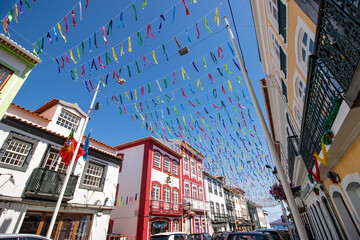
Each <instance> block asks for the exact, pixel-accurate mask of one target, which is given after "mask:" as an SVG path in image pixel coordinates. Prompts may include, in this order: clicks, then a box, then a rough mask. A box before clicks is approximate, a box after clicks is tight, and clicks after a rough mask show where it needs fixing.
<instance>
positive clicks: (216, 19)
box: [215, 8, 219, 26]
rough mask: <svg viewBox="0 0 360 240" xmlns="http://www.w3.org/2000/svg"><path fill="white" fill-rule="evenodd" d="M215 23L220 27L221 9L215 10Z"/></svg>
mask: <svg viewBox="0 0 360 240" xmlns="http://www.w3.org/2000/svg"><path fill="white" fill-rule="evenodd" d="M215 22H216V23H217V25H218V26H219V8H216V10H215Z"/></svg>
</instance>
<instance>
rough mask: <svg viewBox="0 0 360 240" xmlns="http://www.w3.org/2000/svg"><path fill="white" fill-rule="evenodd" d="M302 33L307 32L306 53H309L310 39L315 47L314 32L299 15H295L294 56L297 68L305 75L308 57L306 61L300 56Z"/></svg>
mask: <svg viewBox="0 0 360 240" xmlns="http://www.w3.org/2000/svg"><path fill="white" fill-rule="evenodd" d="M304 33H307V38H308V39H307V47H308V48H307V50H306V52H307V54H309V55H311V54H312V53H311V52H310V40H312V41H313V43H314V47H315V41H314V39H315V34H314V33H313V32H312V31H311V29H310V28H309V27H308V26H307V25H306V23H305V22H304V21H303V20H302V19H301V17H300V16H298V17H297V24H296V29H295V58H296V64H297V65H298V66H299V69H300V70H301V73H302V74H303V76H304V77H306V75H307V71H308V63H309V62H308V58H307V59H306V61H305V62H304V61H303V57H302V47H303V42H302V41H303V37H304Z"/></svg>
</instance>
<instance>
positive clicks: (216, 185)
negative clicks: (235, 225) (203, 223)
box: [204, 172, 230, 234]
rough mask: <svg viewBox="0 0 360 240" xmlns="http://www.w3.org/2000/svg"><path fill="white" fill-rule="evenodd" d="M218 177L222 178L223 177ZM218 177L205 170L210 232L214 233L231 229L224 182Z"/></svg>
mask: <svg viewBox="0 0 360 240" xmlns="http://www.w3.org/2000/svg"><path fill="white" fill-rule="evenodd" d="M218 178H219V179H221V178H222V177H218ZM218 178H215V177H213V176H211V175H210V174H208V173H206V172H204V185H205V195H206V199H207V201H209V202H210V214H209V218H210V219H211V221H210V223H209V233H210V234H213V233H214V232H217V231H230V226H229V222H228V213H227V211H226V207H225V206H226V202H225V195H224V188H223V182H222V181H221V180H219V179H218Z"/></svg>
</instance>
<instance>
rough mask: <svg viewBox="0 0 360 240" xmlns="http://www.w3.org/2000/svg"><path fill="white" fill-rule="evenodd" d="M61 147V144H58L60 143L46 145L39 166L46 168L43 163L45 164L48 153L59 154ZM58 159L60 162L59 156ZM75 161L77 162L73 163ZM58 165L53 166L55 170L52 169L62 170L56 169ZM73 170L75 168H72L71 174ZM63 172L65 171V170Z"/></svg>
mask: <svg viewBox="0 0 360 240" xmlns="http://www.w3.org/2000/svg"><path fill="white" fill-rule="evenodd" d="M61 148H62V146H60V145H48V147H47V149H46V150H45V152H44V154H43V158H42V162H41V167H42V168H46V166H45V165H46V161H47V160H48V157H49V154H50V153H51V152H53V153H55V152H56V153H57V154H59V152H60V150H61ZM59 159H60V163H61V162H62V159H61V156H59ZM76 163H77V162H75V164H76ZM58 167H59V166H55V168H56V170H54V171H58V172H62V171H59V170H58ZM67 168H68V167H67ZM67 168H66V169H67ZM74 171H75V168H73V170H72V174H74ZM65 173H66V171H65Z"/></svg>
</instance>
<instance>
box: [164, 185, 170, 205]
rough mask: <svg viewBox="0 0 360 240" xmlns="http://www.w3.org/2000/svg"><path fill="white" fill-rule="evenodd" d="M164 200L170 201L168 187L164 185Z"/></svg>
mask: <svg viewBox="0 0 360 240" xmlns="http://www.w3.org/2000/svg"><path fill="white" fill-rule="evenodd" d="M164 201H165V202H170V188H168V187H164Z"/></svg>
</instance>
